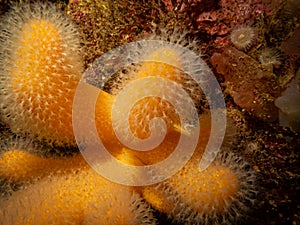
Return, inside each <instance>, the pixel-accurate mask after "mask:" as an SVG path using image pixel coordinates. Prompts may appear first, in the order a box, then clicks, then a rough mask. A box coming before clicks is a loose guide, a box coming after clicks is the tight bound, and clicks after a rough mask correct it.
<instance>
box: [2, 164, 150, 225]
mask: <svg viewBox="0 0 300 225" xmlns="http://www.w3.org/2000/svg"><path fill="white" fill-rule="evenodd" d="M0 200H1V201H0V224H6V225H25V224H26V225H30V224H32V225H33V224H45V225H46V224H49V225H50V224H56V225H58V224H61V225H63V224H74V225H76V224H78V225H79V224H87V225H97V224H107V225H113V224H114V225H120V224H122V225H134V224H136V225H141V224H144V225H146V224H147V225H151V224H155V219H154V218H153V215H152V210H151V209H150V207H149V206H148V205H147V203H145V202H144V201H143V200H142V199H141V197H140V196H139V195H138V194H136V193H135V192H133V190H132V189H131V188H130V187H126V186H122V185H119V184H116V183H112V182H109V181H107V180H105V179H104V178H102V177H101V176H100V175H99V174H97V173H96V172H95V171H93V170H92V169H81V170H79V171H78V170H75V171H74V173H69V174H61V175H60V176H53V175H52V176H48V177H46V178H44V179H43V180H41V181H39V182H37V183H35V184H33V185H31V186H29V187H27V188H26V189H24V190H19V191H17V192H14V193H13V194H12V195H11V196H9V197H7V199H0Z"/></svg>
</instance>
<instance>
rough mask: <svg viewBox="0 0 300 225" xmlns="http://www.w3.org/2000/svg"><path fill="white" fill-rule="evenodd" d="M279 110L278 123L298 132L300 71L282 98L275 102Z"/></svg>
mask: <svg viewBox="0 0 300 225" xmlns="http://www.w3.org/2000/svg"><path fill="white" fill-rule="evenodd" d="M275 105H276V106H277V107H278V108H279V109H280V110H279V123H280V125H281V126H283V127H289V128H291V129H292V130H294V131H296V132H300V69H299V70H298V72H297V74H296V77H295V79H294V80H292V82H291V83H290V84H289V85H288V87H287V89H286V90H285V91H284V92H283V93H282V96H280V97H279V98H277V99H276V100H275Z"/></svg>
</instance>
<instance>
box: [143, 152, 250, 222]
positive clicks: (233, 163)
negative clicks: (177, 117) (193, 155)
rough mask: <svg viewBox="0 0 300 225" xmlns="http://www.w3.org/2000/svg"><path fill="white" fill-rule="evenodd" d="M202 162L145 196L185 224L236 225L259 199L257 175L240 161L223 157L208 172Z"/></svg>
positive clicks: (149, 189) (230, 157) (152, 189)
mask: <svg viewBox="0 0 300 225" xmlns="http://www.w3.org/2000/svg"><path fill="white" fill-rule="evenodd" d="M198 166H199V163H198V160H192V161H191V162H189V163H188V164H187V165H186V166H185V167H184V168H183V170H181V171H180V172H178V173H177V174H176V175H175V176H173V177H171V178H170V179H168V180H166V181H164V182H162V183H159V184H157V185H153V186H148V187H146V188H145V189H144V191H143V196H144V197H145V199H146V200H147V201H149V203H150V204H152V205H153V207H155V208H157V209H159V210H160V211H163V212H165V213H167V214H168V215H169V216H170V217H171V218H172V219H173V220H174V221H175V222H178V223H180V224H181V223H183V222H184V223H185V224H234V223H236V222H237V221H239V220H240V219H241V217H243V216H245V215H244V214H245V212H246V211H247V210H248V206H250V205H252V204H253V202H254V199H255V194H256V188H255V185H254V181H255V175H254V172H253V171H252V170H251V169H250V168H249V165H248V164H247V163H246V162H245V161H244V160H242V159H241V158H240V157H237V156H234V155H233V154H228V153H223V154H221V155H220V156H219V157H217V159H216V160H215V162H214V164H212V165H211V166H210V167H208V168H207V169H206V170H205V171H202V172H200V171H199V167H198Z"/></svg>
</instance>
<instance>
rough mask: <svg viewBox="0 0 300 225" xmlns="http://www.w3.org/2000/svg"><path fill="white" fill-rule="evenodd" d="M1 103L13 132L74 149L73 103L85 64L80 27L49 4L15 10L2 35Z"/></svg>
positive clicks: (28, 5)
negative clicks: (80, 39)
mask: <svg viewBox="0 0 300 225" xmlns="http://www.w3.org/2000/svg"><path fill="white" fill-rule="evenodd" d="M0 46H1V47H0V49H1V50H0V88H1V93H0V100H1V111H2V115H3V120H4V121H5V122H6V123H7V124H8V125H9V126H10V128H11V129H12V131H13V132H22V133H26V134H30V135H31V136H32V137H37V138H38V139H40V140H42V139H43V140H46V141H47V142H50V143H56V144H59V145H61V144H68V145H74V144H75V138H74V135H73V130H72V118H71V115H72V103H73V98H74V92H75V89H76V86H77V84H78V82H79V80H80V78H81V72H82V67H83V66H82V65H83V63H82V60H81V56H80V41H79V35H78V32H77V30H76V27H75V26H74V25H73V24H72V23H71V21H70V19H68V18H67V16H66V15H65V14H64V13H63V12H61V11H59V10H58V9H57V8H56V6H55V5H52V4H50V3H40V2H38V3H33V4H24V5H21V6H16V7H13V8H12V9H11V11H10V12H9V13H7V14H6V15H5V19H4V22H3V23H2V24H1V33H0Z"/></svg>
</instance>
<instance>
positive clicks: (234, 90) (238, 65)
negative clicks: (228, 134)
mask: <svg viewBox="0 0 300 225" xmlns="http://www.w3.org/2000/svg"><path fill="white" fill-rule="evenodd" d="M210 60H211V63H212V65H213V67H214V68H215V70H216V71H217V72H218V73H220V74H222V75H223V76H224V78H225V81H226V84H227V88H228V89H229V90H230V94H231V96H232V97H233V100H234V102H235V103H236V104H237V105H238V106H240V107H242V108H243V109H245V110H246V111H248V112H249V113H251V114H253V115H254V116H256V117H257V118H259V119H261V120H263V121H267V122H271V121H275V120H276V119H277V118H278V109H277V108H276V106H275V105H274V100H275V98H276V97H278V95H279V93H280V88H279V86H278V81H277V79H276V77H275V74H273V73H271V72H269V71H266V70H263V69H261V66H260V64H259V62H257V61H256V60H254V59H252V58H251V57H249V56H248V55H246V54H245V53H243V52H241V51H238V50H237V49H235V48H233V47H228V48H224V49H223V50H221V52H220V53H214V54H213V56H212V57H211V59H210Z"/></svg>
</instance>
